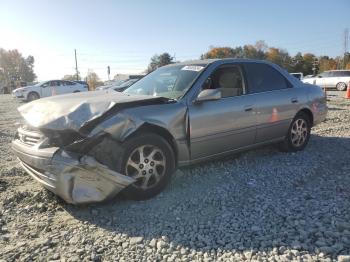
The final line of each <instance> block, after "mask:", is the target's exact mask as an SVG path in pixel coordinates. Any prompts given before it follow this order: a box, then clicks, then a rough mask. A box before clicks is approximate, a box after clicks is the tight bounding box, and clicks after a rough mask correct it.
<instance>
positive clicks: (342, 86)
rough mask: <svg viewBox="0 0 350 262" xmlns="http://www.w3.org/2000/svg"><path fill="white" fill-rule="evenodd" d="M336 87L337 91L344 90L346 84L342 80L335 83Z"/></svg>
mask: <svg viewBox="0 0 350 262" xmlns="http://www.w3.org/2000/svg"><path fill="white" fill-rule="evenodd" d="M337 89H338V90H339V91H344V90H346V84H345V83H343V82H340V83H338V84H337Z"/></svg>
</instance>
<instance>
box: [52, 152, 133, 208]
mask: <svg viewBox="0 0 350 262" xmlns="http://www.w3.org/2000/svg"><path fill="white" fill-rule="evenodd" d="M51 172H52V173H56V174H58V175H57V176H56V181H55V188H54V189H53V190H52V191H54V192H55V193H56V194H57V195H59V196H60V197H61V198H63V199H64V200H65V201H66V202H68V203H72V204H86V203H93V202H101V201H104V200H107V199H110V198H112V197H114V196H115V195H116V194H117V193H119V192H120V191H121V190H123V189H124V188H125V187H127V186H129V185H130V184H132V183H134V182H135V180H134V179H133V178H131V177H128V176H125V175H122V174H120V173H118V172H115V171H113V170H111V169H110V168H108V167H107V166H105V165H103V164H101V163H99V162H97V161H96V160H95V159H94V158H93V157H91V156H87V155H84V156H81V157H79V156H77V155H75V154H74V153H70V152H66V151H62V150H59V151H58V152H57V153H56V154H55V155H54V157H53V159H52V166H51ZM53 177H55V176H53ZM49 189H50V188H49Z"/></svg>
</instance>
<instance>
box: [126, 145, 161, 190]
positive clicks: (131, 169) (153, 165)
mask: <svg viewBox="0 0 350 262" xmlns="http://www.w3.org/2000/svg"><path fill="white" fill-rule="evenodd" d="M125 169H126V170H125V171H126V172H125V173H126V175H127V176H130V177H132V178H134V179H136V182H135V183H134V184H133V186H134V187H136V188H140V189H143V190H147V189H149V188H152V187H154V186H156V185H157V184H158V182H159V181H160V180H161V178H162V177H163V176H164V174H165V171H166V158H165V155H164V153H163V152H162V150H161V149H159V148H158V147H156V146H153V145H143V146H139V147H137V148H136V149H135V150H134V151H132V153H131V154H130V156H129V158H128V160H127V162H126V168H125Z"/></svg>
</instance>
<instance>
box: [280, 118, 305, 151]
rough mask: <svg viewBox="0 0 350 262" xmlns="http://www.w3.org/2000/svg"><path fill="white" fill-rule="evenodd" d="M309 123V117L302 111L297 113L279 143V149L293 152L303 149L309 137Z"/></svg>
mask: <svg viewBox="0 0 350 262" xmlns="http://www.w3.org/2000/svg"><path fill="white" fill-rule="evenodd" d="M310 131H311V123H310V119H309V117H308V116H307V115H306V114H304V113H299V114H297V115H296V116H295V117H294V119H293V121H292V123H291V125H290V127H289V129H288V132H287V135H286V137H285V139H284V141H283V142H282V143H281V150H282V151H285V152H295V151H300V150H303V149H304V148H305V147H306V145H307V143H308V142H309V139H310Z"/></svg>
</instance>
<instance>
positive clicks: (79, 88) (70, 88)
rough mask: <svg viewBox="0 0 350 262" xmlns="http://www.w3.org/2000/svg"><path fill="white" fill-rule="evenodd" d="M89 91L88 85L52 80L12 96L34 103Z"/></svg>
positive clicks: (17, 90)
mask: <svg viewBox="0 0 350 262" xmlns="http://www.w3.org/2000/svg"><path fill="white" fill-rule="evenodd" d="M85 91H88V88H87V85H85V84H80V83H76V82H74V81H67V80H50V81H44V82H40V83H38V84H36V85H33V86H26V87H20V88H17V89H15V90H13V91H12V96H13V97H16V98H19V99H22V100H25V101H33V100H37V99H39V98H42V97H48V96H53V95H62V94H68V93H77V92H85Z"/></svg>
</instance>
